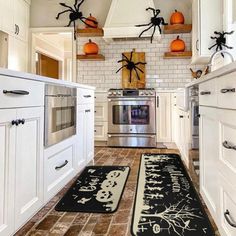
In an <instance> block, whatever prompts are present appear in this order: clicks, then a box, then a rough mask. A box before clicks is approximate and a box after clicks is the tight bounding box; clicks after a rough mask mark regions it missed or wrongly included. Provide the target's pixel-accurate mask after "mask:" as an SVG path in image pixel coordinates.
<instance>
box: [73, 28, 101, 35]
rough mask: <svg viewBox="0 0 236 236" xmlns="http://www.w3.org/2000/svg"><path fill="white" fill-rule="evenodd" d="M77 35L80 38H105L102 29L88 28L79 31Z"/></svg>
mask: <svg viewBox="0 0 236 236" xmlns="http://www.w3.org/2000/svg"><path fill="white" fill-rule="evenodd" d="M77 34H78V36H79V37H103V35H104V32H103V29H101V28H96V29H94V28H86V29H78V30H77Z"/></svg>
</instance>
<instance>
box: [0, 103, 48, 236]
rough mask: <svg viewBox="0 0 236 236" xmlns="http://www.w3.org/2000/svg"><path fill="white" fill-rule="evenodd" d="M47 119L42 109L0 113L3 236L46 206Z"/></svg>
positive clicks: (1, 221) (0, 218)
mask: <svg viewBox="0 0 236 236" xmlns="http://www.w3.org/2000/svg"><path fill="white" fill-rule="evenodd" d="M43 117H44V112H43V108H40V107H39V108H19V109H9V110H8V109H7V110H5V109H4V110H0V123H1V124H0V129H1V132H0V141H1V147H2V148H1V151H0V155H1V162H3V165H1V168H3V170H1V175H0V176H1V177H0V179H1V182H2V183H3V184H1V188H3V189H1V194H0V204H3V207H1V210H0V211H3V212H2V214H1V217H0V223H1V226H2V227H1V228H0V235H1V236H2V235H8V234H5V232H10V231H11V232H14V231H16V230H17V229H19V228H20V227H21V226H22V225H23V224H24V223H25V222H26V221H27V220H28V219H29V218H30V217H32V216H33V215H34V214H35V213H36V212H37V211H38V210H39V209H40V208H41V207H42V205H43ZM19 120H21V121H22V123H21V124H18V125H12V123H11V122H12V121H19ZM23 120H24V121H23ZM8 224H9V225H8ZM8 227H9V230H8Z"/></svg>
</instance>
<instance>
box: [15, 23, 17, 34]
mask: <svg viewBox="0 0 236 236" xmlns="http://www.w3.org/2000/svg"><path fill="white" fill-rule="evenodd" d="M15 34H17V24H15Z"/></svg>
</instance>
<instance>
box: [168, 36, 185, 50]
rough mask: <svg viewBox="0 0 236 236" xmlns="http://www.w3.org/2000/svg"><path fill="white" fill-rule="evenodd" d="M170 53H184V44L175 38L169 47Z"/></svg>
mask: <svg viewBox="0 0 236 236" xmlns="http://www.w3.org/2000/svg"><path fill="white" fill-rule="evenodd" d="M170 49H171V52H184V50H185V42H184V41H183V40H182V39H180V38H179V36H177V38H176V39H175V40H173V41H172V43H171V45H170Z"/></svg>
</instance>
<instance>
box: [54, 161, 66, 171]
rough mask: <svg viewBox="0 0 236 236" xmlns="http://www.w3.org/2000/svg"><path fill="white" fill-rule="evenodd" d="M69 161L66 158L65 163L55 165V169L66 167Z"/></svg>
mask: <svg viewBox="0 0 236 236" xmlns="http://www.w3.org/2000/svg"><path fill="white" fill-rule="evenodd" d="M68 163H69V161H67V160H65V163H64V164H62V165H61V166H56V167H55V170H60V169H62V168H63V167H65V166H66V165H67V164H68Z"/></svg>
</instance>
